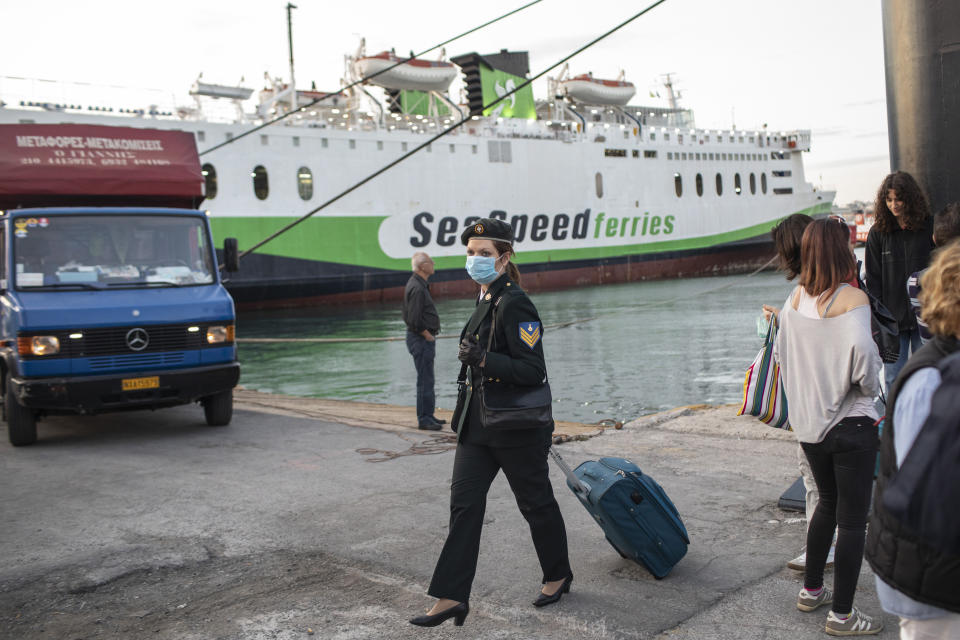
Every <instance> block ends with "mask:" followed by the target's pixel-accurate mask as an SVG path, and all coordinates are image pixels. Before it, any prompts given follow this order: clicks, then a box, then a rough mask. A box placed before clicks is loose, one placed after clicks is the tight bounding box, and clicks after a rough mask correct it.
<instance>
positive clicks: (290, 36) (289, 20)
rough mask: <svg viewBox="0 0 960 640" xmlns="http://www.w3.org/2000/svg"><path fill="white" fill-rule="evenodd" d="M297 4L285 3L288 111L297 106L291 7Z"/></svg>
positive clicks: (294, 7)
mask: <svg viewBox="0 0 960 640" xmlns="http://www.w3.org/2000/svg"><path fill="white" fill-rule="evenodd" d="M296 8H297V5H295V4H293V3H292V2H288V3H287V44H288V45H289V47H290V111H296V110H297V107H298V106H299V105H298V104H297V84H296V82H295V81H294V78H293V15H292V13H291V12H292V11H293V9H296Z"/></svg>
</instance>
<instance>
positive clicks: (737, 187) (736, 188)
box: [733, 173, 742, 195]
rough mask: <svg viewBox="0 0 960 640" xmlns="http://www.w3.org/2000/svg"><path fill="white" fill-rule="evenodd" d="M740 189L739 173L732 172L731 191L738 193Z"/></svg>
mask: <svg viewBox="0 0 960 640" xmlns="http://www.w3.org/2000/svg"><path fill="white" fill-rule="evenodd" d="M741 190H742V189H741V188H740V174H739V173H735V174H733V191H734V193H736V194H737V195H740V191H741Z"/></svg>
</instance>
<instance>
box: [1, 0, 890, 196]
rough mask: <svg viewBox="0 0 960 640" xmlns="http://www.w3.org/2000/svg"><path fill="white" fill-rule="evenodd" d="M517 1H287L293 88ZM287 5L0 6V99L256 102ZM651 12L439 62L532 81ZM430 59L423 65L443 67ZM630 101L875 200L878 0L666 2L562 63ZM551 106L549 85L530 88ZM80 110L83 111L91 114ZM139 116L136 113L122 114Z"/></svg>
mask: <svg viewBox="0 0 960 640" xmlns="http://www.w3.org/2000/svg"><path fill="white" fill-rule="evenodd" d="M525 1H526V0H485V2H482V3H437V4H436V5H431V4H426V3H413V4H411V3H407V2H386V1H384V0H367V1H366V2H362V3H359V2H347V1H341V2H331V1H330V0H323V1H321V0H296V2H295V4H297V7H298V8H297V9H295V10H294V11H293V17H294V23H293V39H294V57H295V62H296V79H297V85H298V86H302V87H304V88H307V87H308V86H309V84H310V82H311V81H313V82H316V85H317V88H318V89H323V90H330V89H336V88H338V87H339V82H340V78H341V77H343V74H344V55H346V54H352V53H355V52H356V50H357V48H358V46H359V43H360V38H361V37H364V38H365V39H366V47H367V52H368V53H371V54H372V53H377V52H379V51H382V50H384V49H389V48H396V51H397V52H398V53H406V52H408V51H411V50H416V51H421V50H423V49H426V48H428V47H431V46H433V45H435V44H437V43H438V42H441V41H443V40H446V39H448V38H450V37H452V36H454V35H457V34H459V33H461V32H463V31H466V30H467V29H470V28H472V27H474V26H476V25H478V24H481V23H483V22H485V21H487V20H489V19H491V18H493V17H496V16H498V15H500V14H502V13H505V12H507V11H509V10H511V9H514V8H516V7H518V6H520V5H522V4H524V2H525ZM286 4H287V3H286V2H284V1H280V0H229V1H227V0H203V1H197V0H191V1H185V0H165V1H164V2H143V1H139V2H138V1H131V0H125V1H122V2H120V1H114V0H85V1H83V2H77V1H76V0H69V1H66V0H31V1H30V2H24V1H15V0H0V99H4V100H6V101H7V102H12V100H11V97H12V98H14V99H16V100H19V99H22V97H20V96H18V95H13V94H12V92H13V91H22V90H23V88H24V87H25V86H28V87H29V86H32V87H34V88H36V90H37V91H40V90H45V91H49V90H50V89H49V87H50V85H48V84H47V83H33V84H26V83H23V82H21V81H14V80H11V79H10V78H11V77H15V78H39V79H47V80H57V81H63V82H73V83H80V82H82V83H89V84H92V85H94V86H93V87H90V86H80V85H74V86H72V87H71V86H70V85H68V86H66V87H59V88H58V89H57V90H58V91H63V92H64V93H65V94H67V95H65V96H64V101H68V100H69V99H70V97H71V96H73V95H77V96H78V97H77V98H76V99H77V101H79V100H80V96H81V93H82V94H83V95H84V96H87V95H89V94H90V92H91V91H93V92H97V91H101V90H103V91H105V92H106V91H112V89H109V88H108V86H109V87H115V86H123V87H137V88H150V89H156V90H157V91H156V92H152V93H151V94H150V95H156V96H161V97H162V98H163V99H164V101H165V102H166V103H169V102H172V101H176V102H178V103H182V104H190V103H191V100H190V98H189V96H188V94H187V91H188V90H189V87H190V85H191V84H192V82H193V81H194V80H195V79H196V78H197V76H198V75H199V74H200V73H201V72H202V73H203V79H204V81H207V82H213V83H218V84H237V83H239V82H240V80H241V78H243V80H244V85H245V86H248V87H251V88H254V89H261V88H263V86H264V81H263V78H264V74H265V73H268V74H270V76H282V77H284V78H286V77H288V75H289V62H288V49H287V21H286V10H285V7H286ZM648 4H649V2H647V1H641V2H635V1H633V0H591V1H590V2H583V1H582V0H576V1H574V0H542V1H541V2H540V3H539V4H536V5H534V6H532V7H530V8H529V9H526V10H524V11H523V12H521V13H519V14H517V15H515V16H513V17H510V18H507V19H506V20H504V21H502V22H500V23H498V24H496V25H493V26H491V27H488V28H486V29H484V30H482V31H480V32H478V33H476V34H473V35H470V36H467V37H465V38H463V39H462V40H458V41H457V42H454V43H452V44H450V45H448V46H447V54H448V55H449V56H455V55H459V54H462V53H469V52H474V51H475V52H478V53H495V52H498V51H499V50H500V49H504V48H505V49H509V50H516V51H529V52H530V67H531V74H534V73H537V72H539V71H540V70H542V69H544V68H546V67H548V66H550V65H551V64H553V63H554V62H556V61H557V60H559V59H560V58H562V57H563V56H565V55H567V54H568V53H570V52H572V51H573V50H575V49H576V48H578V47H579V46H581V45H582V44H585V43H587V42H589V41H590V40H592V39H593V38H595V37H596V36H598V35H599V34H601V33H603V32H604V31H606V30H608V29H610V28H611V27H613V26H614V25H616V24H618V23H620V22H622V21H623V20H625V19H626V18H627V17H629V16H631V15H633V14H634V13H637V12H638V11H640V10H641V9H643V8H644V7H646V6H647V5H648ZM438 55H439V52H434V53H431V54H428V55H427V56H425V57H428V58H436V57H438ZM621 70H623V71H624V72H625V73H626V79H627V80H629V81H631V82H633V83H634V84H635V85H636V86H637V89H638V91H637V95H636V96H635V97H634V99H633V100H632V101H631V104H644V105H655V106H665V101H664V100H663V99H657V98H651V97H650V92H651V91H653V92H658V91H659V93H660V95H661V96H665V92H664V91H662V87H661V86H660V84H659V83H660V79H661V78H662V76H663V74H666V73H670V74H672V75H673V78H674V84H675V86H676V87H677V88H679V90H680V91H681V95H682V98H681V106H683V107H686V108H690V109H693V111H694V113H695V117H696V123H697V126H699V127H706V128H711V129H716V128H723V129H728V128H730V126H731V125H732V124H735V125H736V126H737V127H738V128H740V129H755V128H759V127H761V126H762V125H763V124H767V125H768V129H770V130H775V131H778V130H789V129H811V130H812V132H813V142H812V146H811V152H810V153H809V154H807V157H806V160H805V166H806V173H807V180H808V181H809V182H812V183H813V184H814V185H815V186H817V187H822V188H824V189H835V190H836V191H837V197H836V203H837V204H839V205H844V204H846V203H848V202H851V201H853V200H867V201H870V200H872V199H873V197H874V195H875V193H876V189H877V186H878V185H879V184H880V182H881V181H882V179H883V177H884V176H885V175H886V174H887V173H888V172H889V169H890V166H889V150H888V141H887V113H886V87H885V82H884V62H883V40H882V28H881V15H880V2H878V1H877V0H843V1H842V2H838V1H837V0H803V1H802V2H796V1H790V0H724V1H720V0H667V1H666V2H665V3H664V4H662V5H660V6H658V7H657V8H655V9H653V10H652V11H650V12H649V13H647V14H646V15H644V16H643V17H641V18H639V19H638V20H636V21H635V22H633V23H631V24H630V25H628V26H627V27H625V28H624V29H622V30H621V31H619V32H618V33H616V34H614V35H612V36H611V37H609V38H607V39H606V40H603V41H602V42H600V43H599V44H597V45H595V46H594V47H593V48H592V49H589V50H587V51H585V52H584V53H582V54H580V55H579V56H577V57H576V58H574V59H573V60H571V62H570V71H571V73H572V75H577V74H579V73H584V72H586V71H592V72H593V74H594V76H595V77H599V78H614V77H616V76H617V74H619V73H620V71H621ZM534 93H535V95H537V96H538V97H545V96H546V93H547V87H546V80H545V79H543V80H540V81H538V82H537V83H535V85H534ZM85 103H86V102H85ZM131 106H143V105H131Z"/></svg>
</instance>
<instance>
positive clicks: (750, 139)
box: [747, 136, 753, 144]
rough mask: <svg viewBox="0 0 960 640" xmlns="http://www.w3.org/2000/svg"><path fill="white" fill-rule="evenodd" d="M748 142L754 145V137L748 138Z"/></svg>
mask: <svg viewBox="0 0 960 640" xmlns="http://www.w3.org/2000/svg"><path fill="white" fill-rule="evenodd" d="M747 142H749V143H751V144H752V143H753V136H750V137H749V138H747Z"/></svg>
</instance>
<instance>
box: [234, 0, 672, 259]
mask: <svg viewBox="0 0 960 640" xmlns="http://www.w3.org/2000/svg"><path fill="white" fill-rule="evenodd" d="M666 1H667V0H657V1H656V2H654V3H652V4H650V5H649V6H647V8H645V9H644V10H643V11H640V12H639V13H635V14H634V15H632V16H631V17H629V18H627V19H626V20H624V21H623V22H621V23H620V24H618V25H617V26H615V27H613V28H612V29H610V30H609V31H607V32H605V33H603V34H602V35H600V36H597V37H596V38H594V39H593V40H591V41H590V42H588V43H587V44H585V45H583V46H582V47H580V48H579V49H577V50H576V51H574V52H573V53H571V54H569V55H567V56H564V57H563V58H561V59H560V60H558V61H557V62H555V63H553V64H552V65H550V66H549V67H547V68H546V69H544V70H543V71H541V72H540V73H538V74H537V75H535V76H533V77H532V78H529V79H527V80H525V81H524V82H522V83H520V84H519V85H517V86H516V87H515V88H514V89H513V90H511V91H508V92H506V93H504V94H503V95H502V96H499V97H498V98H497V99H496V100H494V101H493V102H491V103H489V104H485V105H483V106H482V107H481V108H480V112H481V113H483V112H484V111H486V110H488V109H490V108H492V107H494V106H496V105H497V104H499V103H500V102H503V101H504V100H506V99H507V98H509V97H510V96H512V95H513V94H515V93H516V92H518V91H520V90H521V89H523V88H525V87H527V86H529V85H530V84H531V83H532V82H533V81H534V80H538V79H539V78H541V77H542V76H544V75H546V74H547V73H549V72H550V71H553V70H554V69H556V68H557V67H559V66H560V65H562V64H563V63H564V62H567V61H568V60H570V59H571V58H573V57H574V56H576V55H579V54H580V53H583V52H584V51H586V50H587V49H589V48H590V47H592V46H593V45H595V44H597V43H598V42H600V41H601V40H604V39H605V38H608V37H609V36H611V35H613V34H614V33H616V32H617V31H619V30H620V29H622V28H623V27H625V26H627V25H628V24H630V23H631V22H633V21H634V20H636V19H637V18H639V17H640V16H642V15H644V14H645V13H647V12H649V11H651V10H653V9H654V8H656V7H657V6H659V5H661V4H663V3H664V2H666ZM469 119H470V116H466V117H464V118H462V119H461V120H459V121H457V122H455V123H453V124H452V125H450V126H449V127H447V128H446V129H444V130H443V131H440V132H439V133H437V134H436V135H434V136H433V137H432V138H430V139H429V140H427V141H426V142H423V143H421V144H419V145H417V146H416V147H414V148H413V149H411V150H410V151H408V152H406V153H405V154H403V155H402V156H400V157H398V158H397V159H396V160H394V161H392V162H390V163H388V164H386V165H384V166H383V167H381V168H380V169H377V170H376V171H374V172H373V173H371V174H370V175H368V176H367V177H365V178H363V179H362V180H360V181H359V182H356V183H354V184H353V185H352V186H350V187H347V188H346V189H344V190H343V191H341V192H340V193H338V194H337V195H335V196H333V197H332V198H330V199H329V200H327V201H326V202H324V203H323V204H321V205H320V206H318V207H316V208H315V209H312V210H311V211H309V212H307V213H305V214H304V215H302V216H301V217H299V218H297V219H296V220H294V221H293V222H291V223H290V224H288V225H286V226H284V227H283V228H281V229H279V230H277V231H276V232H274V233H272V234H270V235H269V236H267V237H266V238H264V239H263V240H261V241H260V242H258V243H256V244H255V245H253V246H252V247H250V248H249V249H246V250H244V251H242V252H241V253H240V257H241V258H243V257H245V256H247V255H249V254H250V253H253V252H254V251H256V250H257V249H259V248H260V247H262V246H263V245H265V244H267V243H268V242H270V241H271V240H274V239H275V238H277V237H279V236H281V235H283V234H284V233H286V232H287V231H289V230H290V229H292V228H293V227H295V226H297V225H298V224H300V223H301V222H303V221H304V220H306V219H307V218H310V217H311V216H313V215H314V214H316V213H318V212H320V211H322V210H324V209H326V208H327V207H329V206H330V205H331V204H333V203H334V202H336V201H337V200H340V199H341V198H343V197H344V196H346V195H349V194H350V193H352V192H354V191H356V190H357V189H359V188H360V187H362V186H363V185H365V184H367V183H368V182H370V181H371V180H373V179H374V178H376V177H377V176H379V175H380V174H382V173H385V172H387V171H389V170H390V169H392V168H393V167H395V166H397V165H398V164H400V163H401V162H403V161H404V160H406V159H407V158H409V157H410V156H412V155H414V154H415V153H417V152H418V151H420V150H421V149H425V148H426V147H428V146H430V145H431V144H433V143H434V142H436V141H437V140H439V139H440V138H442V137H444V136H445V135H447V134H448V133H450V132H451V131H454V130H455V129H457V128H459V127H461V126H463V124H464V123H465V122H467V121H468V120H469Z"/></svg>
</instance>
